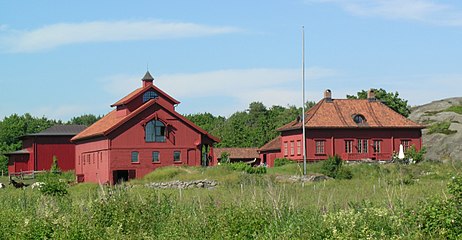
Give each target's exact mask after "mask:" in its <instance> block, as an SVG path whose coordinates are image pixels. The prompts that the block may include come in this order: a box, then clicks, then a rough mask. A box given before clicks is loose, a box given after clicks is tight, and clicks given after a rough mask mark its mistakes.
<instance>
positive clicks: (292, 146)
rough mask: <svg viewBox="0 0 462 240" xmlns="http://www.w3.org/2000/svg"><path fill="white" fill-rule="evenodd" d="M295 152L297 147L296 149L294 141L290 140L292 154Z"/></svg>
mask: <svg viewBox="0 0 462 240" xmlns="http://www.w3.org/2000/svg"><path fill="white" fill-rule="evenodd" d="M294 154H295V149H294V141H291V142H290V156H293V155H294Z"/></svg>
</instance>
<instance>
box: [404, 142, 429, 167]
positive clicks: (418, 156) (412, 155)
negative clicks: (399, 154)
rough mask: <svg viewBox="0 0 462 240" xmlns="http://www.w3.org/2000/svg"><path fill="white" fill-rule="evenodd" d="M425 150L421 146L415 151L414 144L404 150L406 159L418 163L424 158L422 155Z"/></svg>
mask: <svg viewBox="0 0 462 240" xmlns="http://www.w3.org/2000/svg"><path fill="white" fill-rule="evenodd" d="M426 152H427V149H426V148H425V147H423V148H422V149H420V151H417V149H416V148H415V146H414V145H412V146H411V147H410V148H408V149H407V150H406V153H405V156H406V158H407V159H409V160H411V159H412V162H414V163H419V162H422V161H423V160H424V155H425V153H426Z"/></svg>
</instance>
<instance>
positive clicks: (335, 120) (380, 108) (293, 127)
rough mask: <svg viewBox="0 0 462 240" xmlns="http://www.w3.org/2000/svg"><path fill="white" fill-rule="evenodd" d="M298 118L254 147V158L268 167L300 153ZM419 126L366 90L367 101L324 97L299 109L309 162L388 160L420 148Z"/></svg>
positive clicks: (420, 134) (297, 156)
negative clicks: (336, 158)
mask: <svg viewBox="0 0 462 240" xmlns="http://www.w3.org/2000/svg"><path fill="white" fill-rule="evenodd" d="M302 124H303V123H302V121H301V119H300V118H298V119H296V120H294V121H292V122H290V123H288V124H286V125H284V126H282V127H281V128H279V129H278V131H280V137H278V138H276V139H274V140H273V141H271V142H269V143H268V144H267V145H265V146H263V147H262V148H260V157H261V158H262V160H263V161H264V162H265V161H267V162H268V165H269V166H272V165H273V164H274V159H275V158H279V157H285V158H289V159H293V160H297V161H301V160H302V159H303V154H302V151H303V150H302V149H303V145H302V142H303V141H302V126H303V125H302ZM422 128H424V127H423V126H422V125H419V124H417V123H415V122H413V121H411V120H409V119H407V118H405V117H403V116H402V115H400V114H399V113H397V112H395V111H393V110H392V109H391V108H389V107H387V106H386V105H385V104H383V103H382V102H380V101H378V100H377V99H376V98H375V95H374V92H373V91H372V90H370V91H369V92H368V99H332V97H331V91H330V90H326V91H325V93H324V99H322V100H321V101H319V102H318V103H317V104H316V105H315V106H314V107H312V108H311V109H309V110H308V111H307V112H306V113H305V129H306V156H307V160H309V161H318V160H325V159H327V158H328V157H329V156H333V155H339V156H340V157H341V158H342V159H343V160H364V159H371V160H391V158H392V155H393V153H396V152H398V151H399V146H400V144H402V145H403V146H404V149H407V148H409V147H410V146H415V147H416V149H417V150H420V149H421V147H422V131H421V130H422Z"/></svg>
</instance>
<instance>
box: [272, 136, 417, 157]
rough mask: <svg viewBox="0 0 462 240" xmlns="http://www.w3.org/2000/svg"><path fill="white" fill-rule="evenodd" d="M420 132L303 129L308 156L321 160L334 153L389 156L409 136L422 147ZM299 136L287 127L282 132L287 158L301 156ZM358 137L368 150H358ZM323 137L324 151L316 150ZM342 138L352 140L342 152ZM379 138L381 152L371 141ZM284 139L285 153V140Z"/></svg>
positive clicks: (410, 139)
mask: <svg viewBox="0 0 462 240" xmlns="http://www.w3.org/2000/svg"><path fill="white" fill-rule="evenodd" d="M421 137H422V134H421V130H420V129H308V130H307V131H306V148H307V154H306V155H307V159H308V160H311V161H317V160H324V159H327V158H328V157H329V156H333V155H335V154H337V155H339V156H340V157H342V159H344V160H361V159H367V158H369V159H376V160H391V157H392V154H393V152H398V150H399V145H400V143H401V140H409V141H410V142H411V143H410V145H414V146H415V147H416V148H417V150H420V149H421V147H422V138H421ZM301 139H302V134H301V131H288V132H283V133H282V139H281V154H282V155H283V156H284V157H286V158H289V159H293V160H298V161H300V160H302V158H303V157H302V155H299V154H297V144H296V142H297V140H301ZM357 139H368V153H358V149H357ZM317 140H320V141H324V149H325V152H324V154H316V152H315V150H316V141H317ZM345 140H352V141H353V152H352V153H351V154H347V153H346V152H345ZM374 140H380V141H381V152H380V153H377V154H375V153H374V151H373V147H372V143H373V141H374ZM291 141H293V142H294V154H293V155H292V154H291V149H290V148H291V145H290V143H291ZM285 142H287V147H288V150H287V153H288V154H287V155H285V150H284V147H285V145H284V143H285Z"/></svg>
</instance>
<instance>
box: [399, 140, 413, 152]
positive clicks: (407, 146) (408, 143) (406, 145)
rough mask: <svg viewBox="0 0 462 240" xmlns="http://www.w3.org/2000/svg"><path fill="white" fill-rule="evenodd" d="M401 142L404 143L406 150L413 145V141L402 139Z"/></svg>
mask: <svg viewBox="0 0 462 240" xmlns="http://www.w3.org/2000/svg"><path fill="white" fill-rule="evenodd" d="M401 144H402V145H403V150H404V151H406V150H407V149H408V148H409V147H410V146H411V141H410V140H401Z"/></svg>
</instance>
